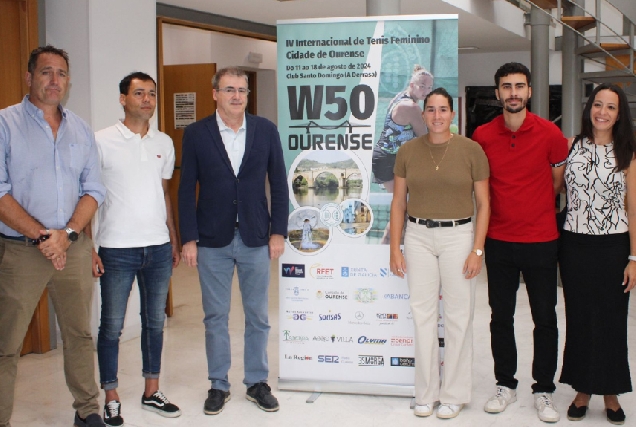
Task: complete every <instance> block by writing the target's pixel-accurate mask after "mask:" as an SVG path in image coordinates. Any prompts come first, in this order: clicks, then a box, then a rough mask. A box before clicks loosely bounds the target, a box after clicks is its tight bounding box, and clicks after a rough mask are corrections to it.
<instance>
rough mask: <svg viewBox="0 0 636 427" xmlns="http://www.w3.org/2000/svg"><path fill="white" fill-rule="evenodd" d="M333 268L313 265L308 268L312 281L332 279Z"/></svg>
mask: <svg viewBox="0 0 636 427" xmlns="http://www.w3.org/2000/svg"><path fill="white" fill-rule="evenodd" d="M333 272H334V268H332V267H325V266H323V265H322V264H314V265H312V266H311V267H309V274H311V277H313V278H314V279H333Z"/></svg>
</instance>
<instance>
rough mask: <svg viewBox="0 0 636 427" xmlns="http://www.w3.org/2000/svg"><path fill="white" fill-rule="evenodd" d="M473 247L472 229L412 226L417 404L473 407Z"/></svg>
mask: <svg viewBox="0 0 636 427" xmlns="http://www.w3.org/2000/svg"><path fill="white" fill-rule="evenodd" d="M472 247H473V225H472V223H468V224H463V225H459V226H457V227H438V228H427V227H426V226H425V225H419V224H415V223H412V222H410V221H409V222H408V223H407V228H406V234H405V236H404V255H405V260H406V269H407V281H408V285H409V292H410V295H411V299H410V303H411V312H412V314H413V322H414V326H415V402H416V404H418V405H424V404H427V403H433V402H436V401H439V402H441V403H452V404H461V403H468V402H470V398H471V388H472V378H471V377H472V363H473V313H474V306H475V280H474V279H473V280H467V279H465V278H464V275H463V274H462V269H463V267H464V262H465V261H466V258H467V257H468V255H469V254H470V251H471V250H472ZM440 289H441V295H442V303H443V307H444V336H445V338H444V341H445V344H446V345H445V350H444V377H443V380H442V382H441V385H440V376H439V342H438V330H437V320H438V316H439V296H440Z"/></svg>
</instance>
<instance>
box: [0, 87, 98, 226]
mask: <svg viewBox="0 0 636 427" xmlns="http://www.w3.org/2000/svg"><path fill="white" fill-rule="evenodd" d="M59 109H60V111H61V112H62V123H61V124H60V127H59V129H58V131H57V139H56V140H55V139H54V138H53V132H52V130H51V128H50V126H49V124H48V123H47V121H46V120H44V113H43V111H42V110H40V109H39V108H37V107H36V106H35V105H33V104H32V103H31V101H29V96H28V95H27V96H25V97H24V99H23V100H22V102H21V103H19V104H15V105H12V106H10V107H8V108H5V109H4V110H0V156H1V157H0V198H2V197H4V196H5V195H6V194H10V195H11V196H13V198H14V199H16V201H17V202H18V203H19V204H20V205H21V206H22V207H23V208H24V209H25V210H26V211H27V212H28V213H29V214H30V215H31V216H32V217H33V218H35V219H36V220H38V221H39V222H40V223H42V224H43V225H44V226H45V227H46V228H51V229H63V228H65V227H66V224H67V223H68V221H69V220H70V219H71V216H72V215H73V212H74V211H75V207H76V206H77V203H78V201H79V199H80V198H81V197H82V196H84V195H89V196H91V197H92V198H94V199H95V200H96V201H97V204H98V205H99V204H101V203H102V202H103V201H104V196H105V194H106V188H105V187H104V185H103V184H102V180H101V176H100V165H99V154H98V152H97V146H96V145H95V136H94V134H93V131H92V130H91V129H90V128H89V126H88V125H87V124H86V122H84V120H82V119H81V118H79V117H78V116H77V115H76V114H74V113H73V112H71V111H69V110H66V109H64V108H62V106H60V107H59ZM77 231H79V230H77ZM0 233H3V234H5V235H7V236H20V234H19V233H18V232H16V231H15V230H13V229H12V228H9V227H8V226H7V225H6V224H4V223H3V222H1V221H0Z"/></svg>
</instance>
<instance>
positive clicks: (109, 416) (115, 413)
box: [104, 400, 124, 427]
mask: <svg viewBox="0 0 636 427" xmlns="http://www.w3.org/2000/svg"><path fill="white" fill-rule="evenodd" d="M104 424H106V425H107V426H113V427H120V426H123V425H124V419H123V418H122V417H121V403H119V401H118V400H111V401H110V402H108V403H107V404H105V405H104Z"/></svg>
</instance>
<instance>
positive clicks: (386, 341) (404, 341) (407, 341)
mask: <svg viewBox="0 0 636 427" xmlns="http://www.w3.org/2000/svg"><path fill="white" fill-rule="evenodd" d="M283 342H284V343H294V344H304V343H305V342H324V343H332V344H363V345H375V346H382V345H391V346H397V347H405V346H412V345H413V337H402V336H392V337H390V338H378V337H369V336H366V335H360V336H359V337H357V338H356V337H354V336H351V335H336V334H332V335H312V336H311V337H310V336H309V335H302V334H295V333H292V332H291V331H290V330H289V329H285V330H284V331H283Z"/></svg>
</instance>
